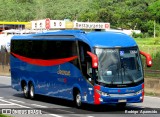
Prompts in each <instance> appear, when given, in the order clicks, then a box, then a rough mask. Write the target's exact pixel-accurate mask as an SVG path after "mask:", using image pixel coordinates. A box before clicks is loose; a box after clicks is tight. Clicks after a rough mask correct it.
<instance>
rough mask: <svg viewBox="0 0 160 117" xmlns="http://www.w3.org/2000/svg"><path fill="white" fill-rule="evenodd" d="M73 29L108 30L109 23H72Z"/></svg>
mask: <svg viewBox="0 0 160 117" xmlns="http://www.w3.org/2000/svg"><path fill="white" fill-rule="evenodd" d="M74 28H78V29H110V23H101V22H74Z"/></svg>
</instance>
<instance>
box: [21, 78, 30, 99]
mask: <svg viewBox="0 0 160 117" xmlns="http://www.w3.org/2000/svg"><path fill="white" fill-rule="evenodd" d="M21 87H22V91H23V95H24V97H25V98H29V91H28V86H27V82H26V81H25V80H22V81H21Z"/></svg>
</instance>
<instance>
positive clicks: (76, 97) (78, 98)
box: [73, 87, 82, 108]
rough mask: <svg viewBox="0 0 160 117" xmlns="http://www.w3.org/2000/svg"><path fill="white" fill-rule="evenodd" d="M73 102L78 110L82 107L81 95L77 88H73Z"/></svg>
mask: <svg viewBox="0 0 160 117" xmlns="http://www.w3.org/2000/svg"><path fill="white" fill-rule="evenodd" d="M73 101H74V104H75V106H76V107H77V108H80V107H82V98H81V93H80V90H79V89H78V88H77V87H75V88H73Z"/></svg>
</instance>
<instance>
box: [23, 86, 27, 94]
mask: <svg viewBox="0 0 160 117" xmlns="http://www.w3.org/2000/svg"><path fill="white" fill-rule="evenodd" d="M23 92H24V94H27V86H24V87H23Z"/></svg>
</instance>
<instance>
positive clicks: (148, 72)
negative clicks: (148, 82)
mask: <svg viewBox="0 0 160 117" xmlns="http://www.w3.org/2000/svg"><path fill="white" fill-rule="evenodd" d="M135 40H136V42H137V44H138V46H139V49H140V50H142V51H144V52H147V53H149V54H150V55H151V56H152V62H153V66H152V67H151V68H147V67H146V66H145V58H144V57H142V59H143V64H144V69H145V77H146V78H147V77H149V78H160V65H159V63H160V37H157V38H136V39H135Z"/></svg>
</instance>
